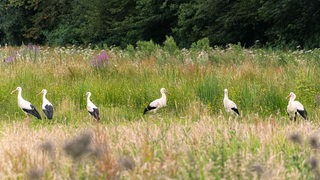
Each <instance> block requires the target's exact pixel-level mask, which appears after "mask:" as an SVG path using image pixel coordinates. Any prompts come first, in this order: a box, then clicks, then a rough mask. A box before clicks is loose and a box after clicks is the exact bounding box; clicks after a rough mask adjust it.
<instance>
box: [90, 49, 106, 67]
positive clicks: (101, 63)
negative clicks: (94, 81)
mask: <svg viewBox="0 0 320 180" xmlns="http://www.w3.org/2000/svg"><path fill="white" fill-rule="evenodd" d="M108 61H109V58H108V54H107V52H106V51H105V50H103V51H101V52H100V53H99V54H98V55H96V56H95V57H93V58H92V61H91V64H92V66H94V67H97V68H100V67H106V66H107V65H108Z"/></svg>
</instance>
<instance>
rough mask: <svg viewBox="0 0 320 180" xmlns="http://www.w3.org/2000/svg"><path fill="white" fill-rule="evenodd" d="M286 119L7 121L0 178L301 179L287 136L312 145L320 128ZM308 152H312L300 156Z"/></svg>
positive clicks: (1, 141)
mask: <svg viewBox="0 0 320 180" xmlns="http://www.w3.org/2000/svg"><path fill="white" fill-rule="evenodd" d="M251 117H254V115H253V116H251ZM280 122H281V121H279V119H275V118H272V117H270V118H267V119H259V117H256V118H252V119H250V117H249V116H248V117H245V118H237V119H233V118H231V117H229V118H227V119H226V118H225V117H224V116H223V115H219V116H217V117H211V116H208V115H202V116H201V117H200V120H196V121H194V120H192V118H190V117H184V118H183V119H176V120H173V119H165V118H162V117H161V115H149V116H148V117H147V118H146V119H145V120H143V119H141V120H140V121H135V122H126V123H120V124H117V123H116V124H110V125H108V126H105V125H103V124H97V123H96V124H95V125H94V124H93V125H90V124H79V127H78V128H72V127H70V126H68V127H67V126H64V125H59V124H55V125H53V126H43V127H41V128H36V129H35V128H33V127H32V126H30V125H27V124H25V123H24V122H16V123H10V124H4V127H5V128H2V130H1V138H0V147H1V150H0V162H1V163H0V169H1V170H0V176H1V177H3V178H14V179H16V178H23V179H25V178H28V177H31V178H34V177H41V178H45V179H73V178H76V179H78V178H81V177H87V178H90V179H91V178H93V179H96V178H108V179H118V178H121V179H128V178H129V179H148V178H151V179H154V178H160V179H167V178H179V179H185V178H195V177H198V178H206V179H212V178H215V177H217V176H219V177H224V178H232V179H233V178H236V177H239V178H241V179H243V178H244V179H247V178H253V179H256V178H262V179H270V178H271V179H278V178H279V179H283V178H285V177H286V178H290V179H296V178H298V177H301V176H302V175H301V172H299V171H297V170H296V169H291V170H290V171H289V170H288V169H287V167H286V166H287V165H286V161H287V158H288V157H287V156H288V154H291V153H292V152H288V154H287V152H285V151H283V150H288V151H292V150H295V148H296V145H294V144H293V142H290V141H289V138H288V137H289V136H290V135H291V134H293V133H299V136H301V137H302V138H303V140H304V139H306V140H307V139H308V138H309V137H310V136H312V135H313V134H314V133H315V132H317V127H318V125H317V124H312V123H309V122H308V123H306V122H297V123H290V124H286V125H284V124H283V123H280ZM83 134H86V135H88V137H89V140H90V141H89V142H88V146H86V145H81V144H82V141H83V140H81V137H83V136H84V141H85V139H86V135H83ZM70 142H75V146H76V149H77V148H80V149H81V150H83V151H80V152H78V153H80V155H79V156H74V155H70V152H69V151H67V150H66V146H67V144H68V143H70ZM255 143H257V144H255ZM79 144H80V145H79ZM84 144H86V143H84ZM295 151H296V150H295ZM306 151H310V148H307V149H305V150H301V152H300V153H305V152H306ZM71 153H72V150H71ZM81 153H83V154H81ZM76 155H78V154H76ZM214 156H215V157H214ZM307 157H308V156H306V158H307ZM223 158H224V159H223ZM222 161H223V164H220V163H221V162H222ZM306 161H307V159H306ZM215 169H216V171H214V170H215ZM190 173H191V175H192V177H191V176H190ZM302 177H304V176H302Z"/></svg>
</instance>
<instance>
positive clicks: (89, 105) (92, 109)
mask: <svg viewBox="0 0 320 180" xmlns="http://www.w3.org/2000/svg"><path fill="white" fill-rule="evenodd" d="M86 95H87V110H88V112H89V113H90V114H91V115H92V116H93V117H94V118H95V119H96V120H97V121H99V120H100V114H99V109H98V108H97V106H96V105H94V104H93V103H92V102H91V101H90V96H91V92H87V93H86Z"/></svg>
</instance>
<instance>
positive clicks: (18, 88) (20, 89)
mask: <svg viewBox="0 0 320 180" xmlns="http://www.w3.org/2000/svg"><path fill="white" fill-rule="evenodd" d="M16 91H18V92H21V91H22V88H21V87H20V86H18V87H17V88H16V89H15V90H13V91H12V92H11V94H13V93H14V92H16Z"/></svg>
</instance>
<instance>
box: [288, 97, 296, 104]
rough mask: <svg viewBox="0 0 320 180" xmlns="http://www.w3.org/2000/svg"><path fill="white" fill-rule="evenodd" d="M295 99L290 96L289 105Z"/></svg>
mask: <svg viewBox="0 0 320 180" xmlns="http://www.w3.org/2000/svg"><path fill="white" fill-rule="evenodd" d="M295 99H296V97H295V96H291V97H290V99H289V103H290V104H291V103H292V102H293V101H294V100H295Z"/></svg>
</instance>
